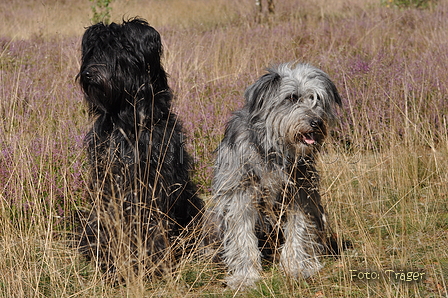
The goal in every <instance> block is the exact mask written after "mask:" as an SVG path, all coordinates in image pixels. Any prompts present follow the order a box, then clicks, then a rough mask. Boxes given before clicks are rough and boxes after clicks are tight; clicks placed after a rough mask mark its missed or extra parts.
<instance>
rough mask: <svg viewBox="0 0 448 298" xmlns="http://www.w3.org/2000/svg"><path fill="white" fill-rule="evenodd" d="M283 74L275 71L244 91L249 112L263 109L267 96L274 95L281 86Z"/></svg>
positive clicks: (271, 71) (270, 71)
mask: <svg viewBox="0 0 448 298" xmlns="http://www.w3.org/2000/svg"><path fill="white" fill-rule="evenodd" d="M280 82H281V76H280V75H279V74H278V73H277V72H275V71H273V70H269V72H268V73H267V74H265V75H263V76H262V77H261V78H259V79H258V80H257V81H256V82H255V83H254V84H253V85H251V86H249V88H247V89H246V92H245V93H244V97H245V98H246V104H247V105H248V107H249V112H250V113H253V112H254V111H259V110H261V109H262V107H263V104H264V101H265V98H268V97H271V96H273V94H275V93H277V92H278V89H279V88H280Z"/></svg>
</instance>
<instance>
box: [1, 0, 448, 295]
mask: <svg viewBox="0 0 448 298" xmlns="http://www.w3.org/2000/svg"><path fill="white" fill-rule="evenodd" d="M379 2H380V1H373V0H372V1H361V0H347V1H344V0H337V1H333V2H331V4H329V2H328V1H324V0H316V1H313V2H312V3H310V2H305V1H300V3H297V1H283V2H282V3H278V5H277V13H276V15H275V16H274V17H271V18H266V20H265V21H264V22H262V23H261V24H258V23H256V22H254V19H255V17H254V7H253V6H252V2H250V1H247V2H241V1H236V0H232V1H230V2H229V1H223V0H212V1H205V0H197V1H193V0H186V1H180V0H165V1H162V0H151V1H137V0H128V1H125V0H116V1H115V3H114V4H113V8H112V20H115V21H117V20H120V19H121V18H122V17H123V16H124V17H127V16H134V15H139V16H142V17H144V18H146V19H148V20H149V21H150V23H151V24H152V25H154V26H155V27H156V28H157V29H159V31H160V32H161V34H162V38H163V40H164V45H165V50H166V51H165V54H166V55H165V65H166V68H167V71H168V73H170V75H171V77H170V84H171V86H172V87H173V89H174V91H175V94H176V96H177V98H176V101H175V109H176V112H177V113H178V114H179V115H180V117H181V118H182V120H183V122H184V127H185V130H186V131H187V134H188V135H189V136H190V138H189V151H190V152H191V154H192V155H194V157H195V159H196V162H197V169H196V170H197V171H196V173H195V181H197V182H198V183H199V184H200V185H201V186H202V192H203V195H204V197H207V196H208V194H209V193H208V187H209V184H210V179H211V169H210V166H211V164H212V160H213V155H212V153H211V152H212V151H213V150H214V149H215V148H216V145H217V143H218V142H219V140H220V138H221V136H222V133H223V128H224V124H225V122H226V120H227V118H228V115H229V114H230V112H231V111H232V110H234V109H235V108H237V107H238V106H240V105H241V102H242V94H243V92H244V89H245V88H246V87H247V86H248V85H249V84H250V83H252V82H253V81H254V80H255V79H256V78H257V77H258V76H259V75H260V74H261V73H262V72H263V69H264V68H265V67H266V66H267V65H269V64H271V63H278V62H284V61H307V62H311V63H312V64H314V65H316V66H318V67H321V68H322V69H324V70H325V71H327V72H328V73H329V74H330V75H331V77H332V78H333V79H334V81H335V83H336V85H337V86H338V88H339V89H340V93H341V95H342V97H343V98H344V105H343V108H342V109H341V110H340V115H341V122H340V124H339V125H338V127H336V130H335V131H336V132H335V135H334V137H333V138H331V139H330V140H329V141H328V144H327V145H326V146H325V150H324V152H323V154H322V156H321V160H320V162H319V169H320V171H321V176H322V192H323V199H324V201H325V204H326V206H327V209H328V211H329V215H330V219H331V222H332V225H333V226H334V230H335V232H336V233H337V234H338V235H340V237H343V238H344V239H349V240H351V241H352V243H353V248H352V249H350V250H347V251H346V252H345V253H344V254H343V255H342V256H341V258H340V259H337V260H334V259H331V258H328V259H326V260H325V262H326V266H325V268H324V269H323V270H322V271H321V272H320V273H319V275H318V276H316V277H315V278H313V279H311V280H306V281H305V280H297V281H293V280H288V279H286V278H285V277H283V276H282V275H281V273H280V271H279V270H277V268H276V267H274V268H266V270H265V271H264V273H263V274H264V277H265V278H264V279H263V281H262V282H260V284H259V286H258V287H257V289H255V290H253V291H248V292H244V293H234V292H232V291H230V290H228V289H226V288H225V287H223V286H222V283H221V280H222V278H223V271H222V270H220V269H219V268H216V267H215V266H214V265H213V264H211V263H210V262H207V260H203V259H196V258H194V257H193V256H186V257H185V258H184V259H183V260H182V262H181V264H180V266H179V268H178V270H177V271H176V272H175V274H173V276H172V277H167V278H164V279H161V280H157V279H156V280H152V281H147V280H145V279H143V278H140V277H136V278H130V280H129V283H128V285H127V286H111V285H107V284H105V283H104V280H103V279H102V272H100V271H99V270H97V268H95V266H94V265H93V264H89V263H86V262H85V261H84V260H83V258H82V257H81V256H80V255H79V254H78V253H77V251H76V249H75V247H74V246H73V243H72V242H71V241H70V239H71V236H70V235H71V231H73V227H74V225H75V224H74V223H73V220H72V218H73V217H72V215H73V214H75V213H76V208H77V207H80V206H83V205H84V204H85V199H84V198H85V189H86V187H85V179H84V178H85V177H84V175H85V174H84V173H85V166H84V164H83V162H84V158H85V157H84V153H83V152H84V149H83V146H82V138H83V135H84V134H85V131H86V129H87V127H88V125H89V124H88V123H87V115H86V111H85V107H84V105H83V104H82V95H81V93H80V90H79V88H78V86H76V82H75V80H74V79H75V76H76V72H77V70H78V68H79V63H78V61H79V50H78V49H79V46H80V38H81V35H82V33H83V31H84V29H83V28H84V27H85V26H87V25H89V24H90V20H89V18H90V15H91V11H90V2H88V1H82V2H81V1H56V0H45V1H9V2H8V3H1V4H0V20H2V25H1V26H0V46H1V48H0V86H1V87H0V88H1V89H0V115H1V120H0V254H1V255H2V258H1V259H0V297H198V296H204V297H234V296H240V297H246V296H247V297H446V296H447V295H448V293H447V292H448V285H447V283H448V253H447V250H446V247H447V245H448V205H447V204H448V203H447V200H446V198H447V195H448V159H447V154H448V133H447V128H448V126H447V122H446V120H447V119H446V115H447V114H448V105H447V96H446V94H448V74H447V72H446V69H447V62H446V61H447V53H448V51H447V50H448V47H447V43H446V40H448V33H447V32H448V20H446V13H447V12H448V6H447V4H446V3H445V1H439V3H438V4H437V5H436V4H434V5H432V6H431V7H430V8H429V9H426V10H417V9H396V8H392V7H386V6H381V5H379V4H380V3H379ZM389 269H391V270H395V271H397V272H400V270H404V271H413V272H416V271H418V272H423V273H425V279H424V280H423V281H418V282H402V281H401V282H400V281H398V282H395V281H391V280H389V279H388V278H387V277H386V278H385V277H384V276H382V277H381V279H379V280H374V281H369V282H365V280H363V281H360V280H356V278H355V279H353V278H352V276H351V275H352V272H351V271H350V270H358V272H359V271H371V272H373V271H375V272H380V273H382V272H384V271H385V270H389Z"/></svg>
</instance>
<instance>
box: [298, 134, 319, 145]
mask: <svg viewBox="0 0 448 298" xmlns="http://www.w3.org/2000/svg"><path fill="white" fill-rule="evenodd" d="M296 138H297V140H298V141H300V142H302V143H304V144H305V145H314V144H315V143H316V142H317V140H316V134H315V133H314V132H308V133H300V134H298V135H297V137H296Z"/></svg>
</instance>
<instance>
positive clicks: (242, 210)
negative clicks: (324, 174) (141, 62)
mask: <svg viewBox="0 0 448 298" xmlns="http://www.w3.org/2000/svg"><path fill="white" fill-rule="evenodd" d="M245 97H246V104H245V105H244V107H243V108H242V109H241V110H239V111H237V112H235V113H234V114H233V116H232V118H231V119H230V121H229V123H228V124H227V127H226V131H225V136H224V139H223V140H222V142H221V144H220V146H219V147H218V149H217V160H216V164H215V176H214V180H213V198H212V207H211V209H210V214H209V216H210V218H209V220H208V221H207V228H210V226H211V224H212V223H213V225H214V232H212V236H211V238H212V239H213V238H214V240H212V241H219V242H218V243H222V247H221V251H220V252H221V254H220V256H221V258H222V260H223V261H224V263H225V264H226V265H227V267H228V271H229V277H228V278H227V284H228V285H229V286H230V287H232V288H239V287H248V286H249V287H250V286H253V285H254V283H255V281H257V280H258V279H259V278H260V272H261V269H262V259H268V260H271V261H277V260H278V261H279V262H280V264H281V267H282V268H283V270H284V271H285V273H286V274H287V275H289V276H292V277H297V276H299V275H302V276H303V277H308V276H311V275H312V274H314V273H316V272H317V271H318V270H319V269H320V268H321V267H322V265H321V263H320V262H319V260H318V255H320V254H322V253H324V252H325V251H326V249H328V247H329V245H328V243H329V241H328V239H330V238H328V237H327V234H328V229H327V226H326V220H325V212H324V209H323V207H322V205H321V198H320V195H319V191H318V187H319V178H318V175H317V172H316V168H315V162H314V158H315V154H316V152H317V151H318V149H319V147H320V146H321V145H322V143H323V141H324V138H325V136H326V135H327V129H328V126H329V125H330V124H331V123H332V122H333V120H334V118H335V115H334V106H335V104H339V105H340V104H341V99H340V97H339V94H338V92H337V90H336V87H335V85H334V84H333V82H332V81H331V80H330V79H329V77H328V75H327V74H325V73H324V72H323V71H321V70H319V69H317V68H315V67H312V66H310V65H307V64H298V65H296V66H293V65H292V64H282V65H279V66H277V67H274V68H271V69H269V70H268V73H267V74H265V75H263V76H262V77H261V78H259V79H258V81H256V82H255V83H254V84H253V85H252V86H250V87H249V88H248V89H247V90H246V93H245ZM215 243H216V242H215Z"/></svg>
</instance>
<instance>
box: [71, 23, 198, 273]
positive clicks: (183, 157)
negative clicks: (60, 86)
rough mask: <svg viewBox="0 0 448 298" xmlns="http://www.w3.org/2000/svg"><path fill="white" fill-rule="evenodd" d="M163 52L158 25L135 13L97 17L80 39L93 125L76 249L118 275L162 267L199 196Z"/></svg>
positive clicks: (192, 219)
mask: <svg viewBox="0 0 448 298" xmlns="http://www.w3.org/2000/svg"><path fill="white" fill-rule="evenodd" d="M161 55H162V44H161V40H160V35H159V33H158V32H157V31H156V30H155V29H154V28H152V27H151V26H149V25H148V23H147V22H146V21H144V20H142V19H131V20H129V21H124V22H123V23H122V24H116V23H112V24H110V25H105V24H103V23H99V24H96V25H93V26H91V27H89V28H87V30H86V32H85V33H84V36H83V39H82V65H81V69H80V72H79V74H78V79H79V82H80V84H81V87H82V90H83V92H84V95H85V100H86V102H87V104H88V107H89V114H90V116H91V118H92V119H93V120H94V124H93V128H92V129H91V130H90V131H89V132H88V134H87V136H86V139H85V141H86V143H87V147H88V150H87V152H88V158H89V162H90V166H91V173H90V174H91V177H90V184H89V192H90V194H91V199H92V208H91V209H90V210H89V211H88V212H87V213H88V214H87V215H85V216H84V219H83V221H82V228H83V231H82V236H81V248H82V250H83V251H84V252H86V253H87V255H88V256H90V257H91V258H92V257H93V259H94V260H96V261H97V264H98V265H99V266H101V267H102V269H104V270H106V271H107V272H109V273H114V274H117V276H118V277H123V276H127V275H128V274H129V273H130V272H139V274H141V273H142V272H144V274H145V275H146V274H152V273H157V274H161V273H163V272H167V271H168V270H170V269H171V268H172V266H173V264H174V262H175V259H176V254H179V253H182V251H181V249H180V248H179V245H180V243H185V241H184V240H185V237H188V231H189V230H190V229H189V228H190V227H191V226H194V225H195V223H196V220H199V218H198V217H199V215H200V213H201V209H202V205H203V203H202V201H201V200H200V199H199V198H198V197H197V196H196V189H195V186H194V185H193V184H192V182H191V181H190V179H189V170H190V157H189V156H188V154H187V152H186V151H185V149H184V147H183V138H182V129H181V125H180V123H179V122H178V120H177V117H176V115H174V114H173V113H171V111H170V102H171V99H172V93H171V90H170V88H169V86H168V84H167V74H166V73H165V70H164V69H163V67H162V65H161V62H160V58H161ZM175 247H177V248H175Z"/></svg>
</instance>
